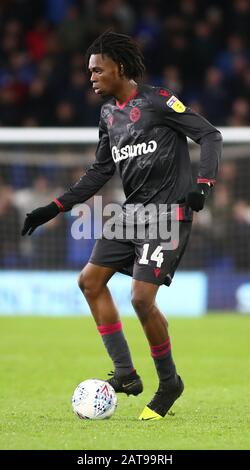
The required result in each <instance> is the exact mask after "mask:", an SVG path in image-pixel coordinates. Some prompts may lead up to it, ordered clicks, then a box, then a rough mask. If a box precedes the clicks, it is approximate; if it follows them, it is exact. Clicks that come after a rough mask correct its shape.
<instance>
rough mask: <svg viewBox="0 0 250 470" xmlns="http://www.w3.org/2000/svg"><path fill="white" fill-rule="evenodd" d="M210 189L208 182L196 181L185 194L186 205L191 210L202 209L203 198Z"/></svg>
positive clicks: (204, 198) (197, 210)
mask: <svg viewBox="0 0 250 470" xmlns="http://www.w3.org/2000/svg"><path fill="white" fill-rule="evenodd" d="M209 191H210V183H197V184H196V185H195V186H194V188H193V189H192V191H190V192H189V193H188V195H187V205H188V206H189V207H191V209H193V211H196V212H199V211H201V210H202V209H203V207H204V204H205V200H206V198H207V196H208V194H209Z"/></svg>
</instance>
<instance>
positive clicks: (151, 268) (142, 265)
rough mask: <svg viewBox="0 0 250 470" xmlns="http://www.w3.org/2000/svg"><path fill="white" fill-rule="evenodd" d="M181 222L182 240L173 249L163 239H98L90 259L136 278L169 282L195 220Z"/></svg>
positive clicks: (160, 282) (159, 283)
mask: <svg viewBox="0 0 250 470" xmlns="http://www.w3.org/2000/svg"><path fill="white" fill-rule="evenodd" d="M178 223H179V242H178V244H177V243H176V245H177V246H175V242H174V241H173V242H172V246H171V249H169V248H170V246H169V244H168V246H167V247H165V246H166V240H163V239H160V238H158V239H153V240H152V239H143V240H140V239H133V240H117V239H113V240H107V239H106V238H104V237H103V238H102V239H100V240H97V242H96V244H95V246H94V249H93V251H92V254H91V257H90V260H89V262H90V263H93V264H96V265H98V266H104V267H109V268H114V269H115V270H116V271H118V272H121V273H123V274H128V275H129V276H132V277H133V279H136V280H137V281H144V282H150V283H152V284H156V285H161V284H165V285H167V286H169V285H170V284H171V282H172V279H173V276H174V273H175V270H176V268H177V266H178V264H179V262H180V260H181V258H182V255H183V253H184V251H185V248H186V246H187V242H188V239H189V235H190V232H191V226H192V221H181V222H178Z"/></svg>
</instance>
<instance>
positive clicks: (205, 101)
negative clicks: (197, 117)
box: [200, 67, 228, 125]
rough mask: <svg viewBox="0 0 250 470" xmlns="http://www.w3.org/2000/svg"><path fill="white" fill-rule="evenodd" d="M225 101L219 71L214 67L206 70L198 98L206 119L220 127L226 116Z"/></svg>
mask: <svg viewBox="0 0 250 470" xmlns="http://www.w3.org/2000/svg"><path fill="white" fill-rule="evenodd" d="M227 99H228V97H227V93H226V92H225V89H224V83H223V75H222V73H221V71H220V70H219V69H218V68H216V67H210V68H208V69H207V71H206V75H205V83H204V86H203V87H202V91H201V96H200V100H201V105H202V107H203V109H204V111H205V116H206V118H207V119H208V120H210V121H213V122H215V121H216V122H217V124H218V125H222V124H223V122H224V121H225V116H226V115H227V108H228V104H227Z"/></svg>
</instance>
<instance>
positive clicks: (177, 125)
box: [154, 90, 222, 211]
mask: <svg viewBox="0 0 250 470" xmlns="http://www.w3.org/2000/svg"><path fill="white" fill-rule="evenodd" d="M163 91H165V96H163ZM163 91H162V94H161V93H160V92H161V90H160V92H158V96H157V93H156V94H155V97H154V104H155V106H156V107H157V110H158V112H160V114H161V117H162V119H163V120H164V122H165V123H166V125H167V126H168V127H171V128H173V129H174V130H176V131H177V132H180V133H181V134H184V135H185V136H187V137H189V138H190V139H192V140H193V141H194V142H196V143H198V144H199V145H200V147H201V153H200V164H199V170H198V176H197V180H196V184H195V186H194V188H193V190H192V191H191V192H190V193H189V194H188V195H187V203H188V205H189V206H190V207H191V208H192V209H193V210H195V211H199V210H201V209H203V207H204V203H205V199H206V196H207V195H208V193H209V191H210V188H211V187H212V186H213V185H214V184H215V182H216V176H217V172H218V164H219V160H220V158H221V153H222V136H221V133H220V131H219V130H218V129H216V128H215V127H214V126H213V125H212V124H211V123H210V122H208V121H207V119H205V118H204V117H203V116H201V115H200V114H198V113H196V112H194V111H193V110H192V109H190V108H188V107H186V106H185V105H184V104H183V103H182V102H181V101H180V100H179V99H178V98H177V97H176V96H175V95H174V94H173V93H172V92H171V91H169V90H163ZM166 95H167V96H166Z"/></svg>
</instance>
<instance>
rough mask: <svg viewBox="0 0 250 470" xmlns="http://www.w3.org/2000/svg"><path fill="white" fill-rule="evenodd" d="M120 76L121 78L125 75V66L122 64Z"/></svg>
mask: <svg viewBox="0 0 250 470" xmlns="http://www.w3.org/2000/svg"><path fill="white" fill-rule="evenodd" d="M120 75H121V76H123V75H124V66H123V64H120Z"/></svg>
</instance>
